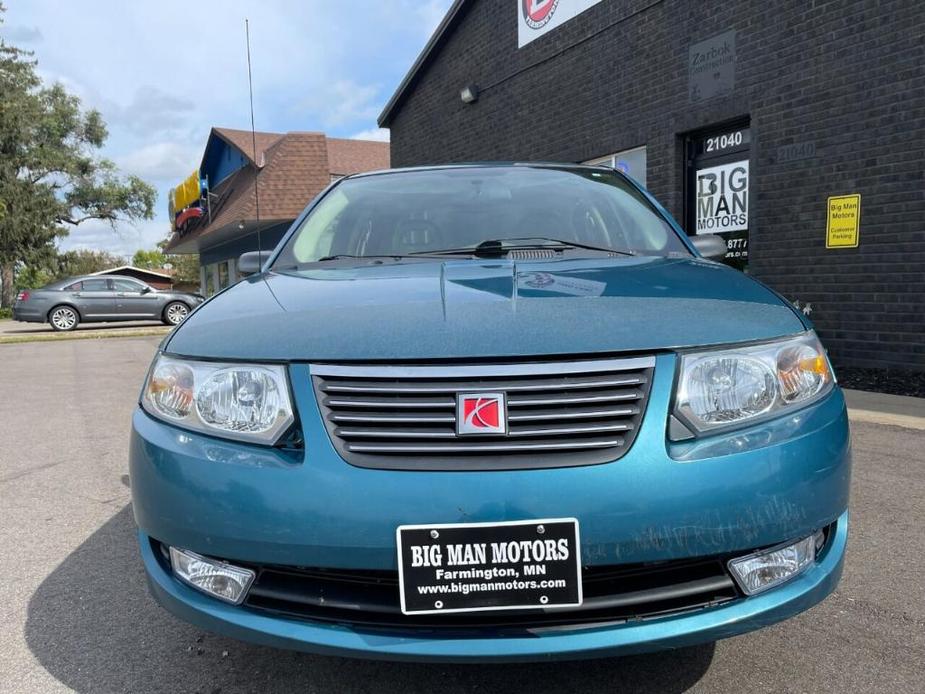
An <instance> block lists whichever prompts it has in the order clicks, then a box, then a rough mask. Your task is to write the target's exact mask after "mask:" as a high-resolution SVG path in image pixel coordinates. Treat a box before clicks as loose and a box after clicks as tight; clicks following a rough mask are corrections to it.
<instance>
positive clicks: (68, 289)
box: [64, 282, 84, 292]
mask: <svg viewBox="0 0 925 694" xmlns="http://www.w3.org/2000/svg"><path fill="white" fill-rule="evenodd" d="M83 284H84V283H83V282H74V284H69V285H67V286H66V287H65V288H64V291H66V292H79V291H80V289H81V287H83Z"/></svg>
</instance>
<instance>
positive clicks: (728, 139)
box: [702, 128, 750, 154]
mask: <svg viewBox="0 0 925 694" xmlns="http://www.w3.org/2000/svg"><path fill="white" fill-rule="evenodd" d="M749 140H750V138H749V131H748V129H747V128H746V129H744V130H734V131H733V132H729V133H722V134H721V135H714V136H712V137H705V138H704V139H703V144H702V147H703V152H704V154H719V153H720V152H725V151H727V150H732V149H738V148H741V147H742V146H743V145H747V144H748V143H749Z"/></svg>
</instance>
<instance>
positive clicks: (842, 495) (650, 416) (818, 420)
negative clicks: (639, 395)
mask: <svg viewBox="0 0 925 694" xmlns="http://www.w3.org/2000/svg"><path fill="white" fill-rule="evenodd" d="M650 199H651V198H650ZM316 203H317V201H316ZM313 204H314V203H313ZM653 204H654V205H655V206H656V208H657V209H659V210H660V211H661V212H662V213H663V214H665V215H666V218H668V219H669V221H670V222H671V224H672V226H673V228H675V230H676V231H677V232H678V233H679V234H683V232H681V231H680V229H679V228H678V227H677V224H676V223H675V222H674V221H673V220H671V219H670V217H668V216H667V213H664V210H662V209H661V208H660V207H659V206H658V204H657V203H656V202H654V201H653ZM310 209H311V206H310V207H309V211H310ZM303 218H304V214H303ZM298 224H299V220H297V221H296V225H298ZM290 233H292V232H290ZM685 243H688V242H687V241H686V239H685ZM808 327H810V325H809V322H808V320H807V319H805V317H803V316H801V315H800V314H799V313H798V312H796V311H795V310H794V309H793V308H792V307H791V306H790V305H789V304H788V303H787V302H786V301H785V300H784V299H783V298H782V297H780V296H778V295H777V294H776V293H775V292H773V291H772V290H770V289H769V288H767V287H765V286H764V285H761V284H760V283H757V282H755V281H753V280H751V279H750V278H748V277H747V276H745V275H742V274H741V273H738V272H737V271H734V270H731V269H729V268H727V267H725V266H722V265H720V264H717V263H712V262H709V261H705V260H701V259H698V258H695V257H692V258H653V257H636V258H628V257H618V258H585V259H574V260H559V261H551V262H550V261H547V262H516V263H515V262H510V261H508V260H505V259H500V260H485V259H480V260H476V259H459V260H437V259H426V260H420V261H402V262H394V261H385V262H384V263H382V264H379V265H372V264H371V265H364V266H361V267H349V266H347V265H346V264H338V263H336V262H335V263H332V264H330V265H328V266H324V268H323V269H315V270H310V271H304V272H301V273H299V274H298V275H295V274H280V273H275V272H265V273H263V274H261V275H258V276H255V277H252V278H250V279H248V280H246V281H244V282H241V283H239V284H238V285H236V286H234V287H232V288H230V289H228V290H226V291H224V292H222V293H221V294H219V295H217V296H216V297H213V299H211V300H210V301H208V302H207V303H206V304H204V305H203V306H201V307H199V308H198V309H197V310H196V311H195V313H194V314H193V315H192V316H191V318H190V319H189V320H187V321H186V322H185V323H184V324H183V325H182V326H181V327H180V328H178V329H177V330H175V331H174V332H173V334H172V335H171V336H170V337H169V338H168V339H165V341H164V342H163V343H162V345H161V348H162V349H163V350H164V351H166V352H169V353H173V354H178V355H184V356H189V357H199V358H218V359H229V360H249V361H281V362H285V363H287V364H288V365H289V375H290V381H291V385H292V394H293V399H294V403H295V406H296V408H297V411H298V417H299V420H300V423H301V427H302V431H303V434H304V437H305V450H304V452H298V453H296V452H291V451H289V452H287V451H282V450H279V449H273V448H267V447H261V446H253V445H247V444H241V443H234V442H231V441H227V440H221V439H219V438H214V437H210V436H205V435H202V434H197V433H193V432H189V431H185V430H182V429H179V428H177V427H174V426H171V425H169V424H165V423H163V422H160V421H157V420H155V419H153V418H151V417H150V416H148V415H147V414H145V413H144V412H142V411H141V410H140V409H138V410H136V412H135V414H134V418H133V431H132V436H131V444H130V472H131V483H132V495H133V506H134V511H135V517H136V520H137V522H138V526H139V531H140V532H139V538H140V544H141V550H142V557H143V559H144V563H145V567H146V570H147V573H148V580H149V583H150V586H151V589H152V593H153V594H154V596H155V597H156V598H157V599H158V600H159V601H160V602H161V603H162V604H163V605H164V606H165V607H166V608H167V609H169V610H170V611H172V612H173V613H175V614H177V615H178V616H180V617H182V618H183V619H186V620H188V621H190V622H193V623H195V624H198V625H200V626H201V627H203V628H207V629H212V630H215V631H218V632H220V633H223V634H226V635H229V636H234V637H237V638H241V639H246V640H250V641H255V642H257V643H263V644H267V645H274V646H279V647H285V648H294V649H299V650H305V651H311V652H318V653H331V654H342V655H359V656H363V657H375V658H386V659H413V660H453V661H466V660H533V659H544V658H574V657H594V656H603V655H611V654H617V653H631V652H638V651H647V650H654V649H658V648H669V647H678V646H683V645H688V644H692V643H698V642H703V641H709V640H713V639H718V638H724V637H727V636H732V635H734V634H738V633H742V632H744V631H749V630H752V629H756V628H759V627H762V626H765V625H767V624H771V623H773V622H776V621H780V620H782V619H786V618H788V617H790V616H792V615H794V614H796V613H798V612H800V611H802V610H805V609H807V608H808V607H810V606H812V605H813V604H816V603H817V602H819V601H820V600H822V599H823V598H824V597H825V596H826V595H827V594H828V593H830V592H831V591H832V590H833V589H834V587H835V585H836V584H837V582H838V579H839V576H840V574H841V570H842V565H843V560H844V550H845V543H846V537H847V523H848V514H847V506H848V493H849V484H850V470H851V450H850V441H849V434H848V421H847V412H846V408H845V402H844V398H843V396H842V394H841V391H840V390H839V389H838V388H835V389H834V390H833V391H832V392H831V393H830V394H829V395H827V396H826V397H825V398H823V399H822V400H820V401H818V402H815V403H813V404H811V405H809V406H806V407H803V408H801V409H798V410H796V411H792V412H788V413H787V414H786V415H785V416H782V417H778V418H775V419H772V420H770V421H765V422H760V423H757V424H754V425H752V426H747V427H744V428H742V429H739V430H736V431H732V432H727V433H721V434H712V435H708V436H703V437H700V438H698V439H695V440H692V441H685V442H670V441H668V439H667V436H666V429H667V422H668V416H669V411H670V407H671V400H672V390H673V383H674V378H675V371H676V368H677V363H678V358H677V350H679V349H686V348H699V347H703V346H709V345H721V344H729V343H737V342H751V341H757V340H766V339H773V338H776V337H781V336H785V335H792V334H796V333H799V332H801V331H803V330H805V329H807V328H808ZM593 353H599V354H602V353H606V354H631V353H648V354H655V355H656V366H655V370H654V375H653V381H652V387H651V393H650V398H649V402H648V407H647V411H646V415H645V418H644V420H643V423H642V426H641V429H640V431H639V435H638V437H637V439H636V441H635V443H634V444H633V447H632V448H631V449H630V450H629V451H628V452H627V453H626V455H624V456H623V457H622V458H621V459H620V460H618V461H616V462H613V463H605V464H601V465H592V466H584V467H569V468H560V469H542V470H518V471H492V472H439V473H434V472H414V471H385V470H372V469H366V468H358V467H354V466H351V465H349V464H347V463H346V462H345V461H344V460H342V459H341V458H340V457H339V455H338V454H337V452H336V451H335V449H334V447H333V445H332V443H331V441H330V439H329V437H328V434H327V432H326V430H325V428H324V425H323V423H322V421H321V418H320V413H319V407H318V403H317V401H316V399H315V393H314V390H313V389H312V387H311V374H310V368H311V367H310V363H312V362H322V361H344V360H359V361H372V360H392V359H402V360H431V359H453V358H458V359H483V358H503V357H533V356H546V355H588V354H593ZM550 517H575V518H577V519H578V521H579V523H580V528H581V559H582V563H583V564H584V565H607V564H618V563H635V562H644V561H654V560H660V559H671V558H683V557H696V556H707V555H715V554H720V553H727V552H730V553H732V552H739V551H741V552H742V553H743V554H744V553H748V552H750V551H751V550H753V549H755V548H759V547H765V546H770V545H775V544H778V543H781V542H784V541H788V540H795V539H799V538H801V537H806V536H808V535H811V534H812V533H813V532H814V531H815V530H817V529H819V528H821V527H824V526H827V525H829V524H830V523H832V522H836V521H837V525H836V526H835V527H836V531H835V533H834V536H833V537H832V538H831V539H830V541H829V543H828V544H827V545H826V548H825V550H824V553H823V555H822V556H821V557H819V559H818V560H817V562H816V564H814V565H813V566H812V567H811V568H810V569H809V570H807V571H806V572H805V573H803V574H802V575H800V576H799V577H797V578H795V579H793V580H791V581H789V582H787V583H785V584H783V585H782V586H779V587H777V588H774V589H772V590H770V591H768V592H766V593H764V594H761V595H758V596H753V597H748V598H740V599H738V600H736V601H733V602H731V603H728V604H726V605H723V606H719V607H714V608H708V609H704V610H700V611H697V612H694V613H689V614H683V615H674V616H669V617H665V618H659V619H652V620H647V621H645V622H642V623H633V624H621V625H612V626H608V627H606V628H582V629H570V630H562V631H557V632H553V631H547V632H544V633H530V634H529V635H525V636H523V637H505V638H503V639H500V638H493V634H492V633H491V632H490V631H486V632H485V633H484V636H481V635H480V636H478V637H471V636H470V637H467V638H459V637H454V636H453V635H452V634H451V633H448V634H444V635H441V636H422V635H421V634H420V633H419V632H416V631H409V632H408V634H401V633H396V632H395V631H391V632H389V633H385V632H382V631H363V630H362V629H357V628H351V627H349V626H343V625H341V626H335V625H325V624H320V623H312V622H309V621H296V620H291V619H285V618H277V617H273V616H270V615H268V614H266V613H259V612H256V611H252V610H249V609H247V608H242V607H235V606H229V605H225V604H223V603H221V602H219V601H217V600H214V599H212V598H209V597H207V596H205V595H202V594H200V593H198V592H196V591H194V590H192V589H191V588H189V587H187V586H185V585H183V584H181V583H179V582H178V581H177V580H175V579H174V578H172V576H171V575H170V574H169V571H167V570H166V569H165V566H164V565H163V563H162V561H161V560H160V559H159V558H158V557H157V556H155V555H154V553H153V552H152V549H151V544H150V542H149V538H156V539H157V540H159V541H161V542H165V543H167V544H170V545H176V546H179V547H184V548H187V549H191V550H193V551H196V552H200V553H202V554H207V555H213V556H217V557H221V558H224V559H228V560H231V561H234V560H236V559H237V560H240V561H243V562H258V563H276V564H284V565H302V566H314V567H327V568H355V569H361V568H362V569H390V570H394V569H395V568H396V547H395V527H396V526H397V525H401V524H412V523H421V522H432V523H453V522H469V521H471V522H479V521H507V520H523V519H530V518H550Z"/></svg>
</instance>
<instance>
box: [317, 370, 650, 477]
mask: <svg viewBox="0 0 925 694" xmlns="http://www.w3.org/2000/svg"><path fill="white" fill-rule="evenodd" d="M654 366H655V358H654V357H651V356H649V357H632V358H623V359H595V360H573V361H557V362H548V361H547V362H518V363H509V364H466V365H449V366H431V365H428V366H400V365H384V366H378V365H339V364H312V365H311V367H310V368H311V374H312V380H313V383H314V387H315V393H316V395H317V398H318V402H319V405H320V407H321V413H322V416H323V418H324V423H325V426H326V427H327V431H328V433H329V434H330V436H331V440H332V441H333V442H334V445H335V446H336V448H337V450H338V452H339V453H340V454H341V456H342V457H343V458H344V459H345V460H346V461H347V462H349V463H351V464H353V465H357V466H360V467H370V468H382V469H413V470H490V469H518V468H542V467H563V466H569V465H591V464H598V463H604V462H609V461H613V460H616V459H618V458H619V457H621V456H622V455H623V454H625V453H626V451H627V450H629V448H630V446H631V445H632V443H633V440H634V439H635V437H636V434H637V432H638V430H639V427H640V425H641V423H642V418H643V415H644V413H645V409H646V402H647V400H648V395H649V387H650V383H651V378H652V372H653V369H654ZM467 393H498V394H503V398H504V401H505V409H506V412H507V416H506V427H505V431H504V433H501V434H481V433H479V434H474V435H473V434H459V433H457V411H456V410H457V395H459V394H467Z"/></svg>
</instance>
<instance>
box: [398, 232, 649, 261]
mask: <svg viewBox="0 0 925 694" xmlns="http://www.w3.org/2000/svg"><path fill="white" fill-rule="evenodd" d="M506 241H541V242H545V243H513V244H510V245H505V242H506ZM553 244H555V245H556V246H558V247H559V249H560V250H561V249H566V248H583V249H585V250H589V251H600V252H601V253H617V254H619V255H629V256H635V255H636V252H635V251H630V250H619V249H616V248H608V247H606V246H594V245H591V244H589V243H580V242H578V241H564V240H562V239H553V238H548V237H545V236H520V237H515V238H505V239H488V240H486V241H482V242H481V243H479V244H477V245H475V246H465V247H461V248H446V249H444V250H440V251H414V252H412V253H411V254H410V255H474V256H476V257H492V258H493V257H498V256H502V255H505V254H507V253H509V252H510V251H526V250H537V249H542V248H552V247H553Z"/></svg>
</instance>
